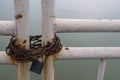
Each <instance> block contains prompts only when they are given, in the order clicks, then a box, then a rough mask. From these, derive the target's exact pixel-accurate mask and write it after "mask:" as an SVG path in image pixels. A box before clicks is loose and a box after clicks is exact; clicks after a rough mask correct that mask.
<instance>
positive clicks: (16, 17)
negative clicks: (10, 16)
mask: <svg viewBox="0 0 120 80" xmlns="http://www.w3.org/2000/svg"><path fill="white" fill-rule="evenodd" d="M22 17H23V16H22V14H17V15H15V19H20V18H22Z"/></svg>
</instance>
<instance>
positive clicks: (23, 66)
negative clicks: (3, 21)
mask: <svg viewBox="0 0 120 80" xmlns="http://www.w3.org/2000/svg"><path fill="white" fill-rule="evenodd" d="M14 10H15V23H16V38H17V40H18V41H17V44H20V45H21V46H25V48H26V49H28V48H29V24H28V23H29V18H28V16H29V0H14ZM18 80H30V72H29V63H18Z"/></svg>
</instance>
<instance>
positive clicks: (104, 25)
mask: <svg viewBox="0 0 120 80" xmlns="http://www.w3.org/2000/svg"><path fill="white" fill-rule="evenodd" d="M41 5H42V6H41V8H42V10H41V12H42V15H41V17H42V41H43V43H46V42H47V41H51V40H52V38H54V33H63V32H120V20H104V19H103V20H94V19H91V20H90V19H58V18H56V17H55V0H41ZM14 10H15V20H14V21H0V35H9V36H12V35H15V36H16V38H17V39H19V42H20V44H22V45H24V44H23V43H22V42H23V41H24V40H27V43H26V44H25V46H26V48H27V49H28V48H29V46H28V45H29V43H28V41H29V0H14ZM83 58H84V59H100V63H99V70H98V77H97V80H103V79H104V72H105V68H106V62H107V61H106V59H120V47H63V48H62V50H61V51H60V52H59V53H58V54H57V55H53V56H50V57H49V58H45V59H46V60H45V61H46V62H45V66H44V69H43V77H42V78H43V80H54V66H53V62H54V60H58V59H61V60H63V59H66V60H67V59H83ZM0 64H17V65H18V67H17V68H18V80H30V72H29V63H17V62H15V61H14V60H13V59H12V58H11V57H10V56H8V55H7V54H6V53H5V51H0Z"/></svg>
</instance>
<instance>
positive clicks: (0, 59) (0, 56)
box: [0, 51, 15, 65]
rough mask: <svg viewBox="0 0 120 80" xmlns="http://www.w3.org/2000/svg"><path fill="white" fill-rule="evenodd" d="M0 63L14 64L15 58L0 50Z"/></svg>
mask: <svg viewBox="0 0 120 80" xmlns="http://www.w3.org/2000/svg"><path fill="white" fill-rule="evenodd" d="M0 64H4V65H6V64H8V65H9V64H11V65H14V64H15V60H13V59H12V58H11V57H10V56H8V55H7V54H6V53H5V51H0Z"/></svg>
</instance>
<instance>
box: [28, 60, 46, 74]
mask: <svg viewBox="0 0 120 80" xmlns="http://www.w3.org/2000/svg"><path fill="white" fill-rule="evenodd" d="M43 66H44V64H43V62H40V61H39V60H35V61H33V62H32V64H31V67H30V71H32V72H34V73H37V74H41V72H42V69H43Z"/></svg>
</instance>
